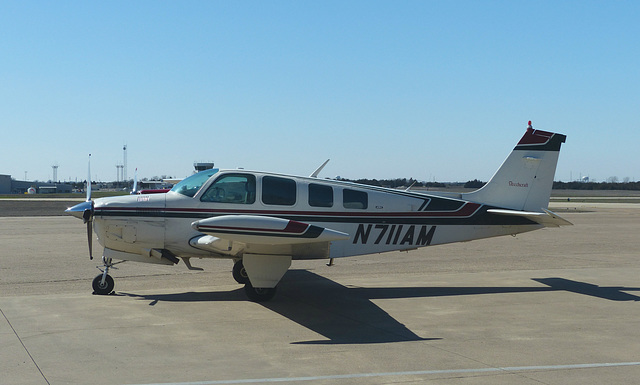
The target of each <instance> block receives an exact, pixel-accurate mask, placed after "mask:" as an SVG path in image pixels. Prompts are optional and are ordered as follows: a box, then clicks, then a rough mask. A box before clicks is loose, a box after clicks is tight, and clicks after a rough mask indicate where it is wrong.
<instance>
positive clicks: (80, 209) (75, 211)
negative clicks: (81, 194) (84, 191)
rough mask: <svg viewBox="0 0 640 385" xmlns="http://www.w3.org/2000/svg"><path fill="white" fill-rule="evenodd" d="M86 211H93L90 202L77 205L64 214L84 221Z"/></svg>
mask: <svg viewBox="0 0 640 385" xmlns="http://www.w3.org/2000/svg"><path fill="white" fill-rule="evenodd" d="M85 210H91V202H90V201H87V202H82V203H78V204H77V205H75V206H73V207H69V208H68V209H66V210H64V212H65V214H69V215H73V216H74V217H76V218H78V219H83V215H84V212H85Z"/></svg>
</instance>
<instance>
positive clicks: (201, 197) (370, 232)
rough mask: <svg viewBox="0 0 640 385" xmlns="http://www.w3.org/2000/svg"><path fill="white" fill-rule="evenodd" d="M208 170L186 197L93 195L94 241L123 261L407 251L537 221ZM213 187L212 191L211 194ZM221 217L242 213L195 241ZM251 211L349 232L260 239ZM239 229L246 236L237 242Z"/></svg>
mask: <svg viewBox="0 0 640 385" xmlns="http://www.w3.org/2000/svg"><path fill="white" fill-rule="evenodd" d="M214 171H216V170H214ZM210 174H211V176H210V177H209V178H207V179H206V180H205V181H204V183H202V186H201V187H199V188H198V189H197V191H195V192H193V191H192V192H189V193H188V194H187V195H185V194H184V192H183V193H181V192H179V189H174V191H170V192H168V193H166V194H150V195H133V196H122V197H113V198H102V199H97V200H96V201H95V216H94V218H95V219H94V225H95V229H96V233H97V234H98V239H99V241H100V243H101V244H102V245H103V246H104V247H106V248H108V249H111V250H116V251H120V252H124V253H127V254H134V255H135V256H134V255H129V256H128V258H126V259H132V260H141V261H145V262H157V263H166V262H165V260H163V258H157V255H161V253H156V257H154V256H153V255H152V254H153V253H152V252H151V251H153V250H156V251H157V250H167V251H169V252H171V254H173V255H175V256H178V257H199V258H206V257H213V258H240V257H241V256H242V254H243V253H245V252H251V253H260V254H275V255H291V256H292V258H293V259H323V258H338V257H347V256H353V255H361V254H371V253H381V252H387V251H393V250H411V249H415V248H419V247H424V246H429V245H436V244H443V243H450V242H458V241H466V240H471V239H478V238H486V237H493V236H499V235H505V234H516V233H522V232H525V231H531V230H535V229H538V228H540V227H541V225H539V224H538V223H535V222H533V221H529V220H527V219H523V218H513V217H504V216H496V215H492V214H490V213H487V209H489V208H492V207H493V206H487V205H483V204H480V203H473V202H469V201H465V200H461V199H453V198H445V197H439V196H435V195H429V194H423V193H417V192H409V191H403V190H395V189H386V188H378V187H371V186H365V185H359V184H354V183H348V182H342V181H335V180H326V179H316V178H304V177H295V176H285V175H280V174H269V173H263V172H253V171H245V170H223V171H216V172H211V173H210ZM225 180H231V182H228V183H224V181H225ZM219 181H222V182H219ZM283 186H284V188H283ZM191 187H194V186H191ZM247 187H248V189H249V190H250V191H247ZM212 190H216V191H215V193H217V194H218V196H214V197H213V198H212V197H211V196H212V195H214V192H213V191H212ZM192 193H193V194H192ZM189 195H193V196H189ZM223 216H247V217H248V219H247V221H245V222H243V223H241V224H239V225H237V226H234V228H232V229H226V230H227V231H228V232H233V234H234V235H235V237H234V236H227V237H225V239H218V240H212V239H208V240H205V242H202V241H200V239H198V238H199V237H202V236H203V233H202V232H201V231H198V230H195V229H194V228H193V227H192V223H194V222H196V221H200V220H203V219H210V218H217V217H218V218H219V217H223ZM253 217H268V218H272V217H273V218H280V219H285V220H291V221H296V222H301V223H305V224H310V225H313V226H317V227H320V228H327V229H332V230H336V231H339V232H342V233H344V234H346V235H348V237H345V239H338V240H333V241H331V242H325V241H323V240H322V239H319V240H318V242H305V243H300V244H298V243H291V242H289V240H291V239H293V238H295V237H294V236H292V235H291V234H284V235H283V239H285V238H286V239H285V240H286V242H282V243H276V242H275V239H274V236H275V235H277V234H273V233H272V234H269V237H268V238H265V240H264V241H261V234H262V233H264V231H261V230H266V229H262V228H261V227H260V226H261V225H260V224H258V222H255V221H252V218H253ZM218 231H220V229H218ZM227 234H228V233H227ZM240 235H243V236H244V237H245V238H246V240H247V241H246V242H242V241H241V240H239V241H234V240H233V239H235V238H239V236H240ZM220 238H221V237H220ZM229 238H231V239H232V240H229ZM199 241H200V242H199ZM248 244H249V246H247V245H248ZM138 256H140V257H138ZM119 257H127V255H124V254H120V255H119Z"/></svg>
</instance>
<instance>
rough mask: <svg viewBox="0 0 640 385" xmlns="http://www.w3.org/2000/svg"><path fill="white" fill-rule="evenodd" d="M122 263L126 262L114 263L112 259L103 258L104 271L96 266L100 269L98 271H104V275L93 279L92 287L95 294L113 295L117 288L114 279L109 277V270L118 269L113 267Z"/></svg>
mask: <svg viewBox="0 0 640 385" xmlns="http://www.w3.org/2000/svg"><path fill="white" fill-rule="evenodd" d="M122 262H125V261H120V262H116V263H113V261H112V259H111V258H105V257H102V263H103V265H104V269H101V268H100V266H96V267H97V268H98V270H100V271H102V273H101V274H98V275H97V276H96V277H95V278H94V279H93V284H92V286H93V293H94V294H99V295H107V294H111V292H113V288H114V287H115V283H114V282H113V278H112V277H111V276H110V275H109V269H110V268H114V269H116V267H113V266H114V265H117V264H118V263H122Z"/></svg>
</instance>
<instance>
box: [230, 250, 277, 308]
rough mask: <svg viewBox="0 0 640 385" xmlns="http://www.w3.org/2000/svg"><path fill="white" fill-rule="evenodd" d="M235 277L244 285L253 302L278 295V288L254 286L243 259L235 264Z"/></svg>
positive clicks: (233, 271)
mask: <svg viewBox="0 0 640 385" xmlns="http://www.w3.org/2000/svg"><path fill="white" fill-rule="evenodd" d="M232 273H233V279H235V280H236V282H238V283H240V284H242V285H244V292H245V294H246V295H247V298H249V299H250V300H251V301H253V302H266V301H269V300H271V299H272V298H273V296H275V295H276V288H275V287H273V288H260V287H253V285H251V282H250V281H249V275H248V274H247V270H246V269H245V268H244V264H243V263H242V259H239V260H237V261H236V263H234V264H233V270H232Z"/></svg>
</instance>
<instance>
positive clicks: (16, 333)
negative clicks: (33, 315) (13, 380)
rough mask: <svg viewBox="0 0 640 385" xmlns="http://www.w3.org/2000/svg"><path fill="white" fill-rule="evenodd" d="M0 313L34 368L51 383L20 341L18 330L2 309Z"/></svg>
mask: <svg viewBox="0 0 640 385" xmlns="http://www.w3.org/2000/svg"><path fill="white" fill-rule="evenodd" d="M0 313H2V316H3V317H4V319H5V320H6V321H7V324H9V327H10V328H11V330H13V334H15V335H16V338H17V339H18V341H20V344H21V345H22V348H23V349H24V351H25V352H27V355H28V356H29V358H30V359H31V362H33V364H34V365H35V366H36V369H38V372H40V375H41V376H42V378H43V379H44V381H45V382H46V383H47V384H51V383H50V382H49V380H47V377H46V376H45V375H44V373H42V369H40V366H38V363H37V362H36V360H35V359H34V358H33V356H32V355H31V353H30V352H29V349H27V347H26V346H25V344H24V342H22V338H20V336H19V335H18V332H17V331H16V329H15V328H14V327H13V325H12V324H11V321H9V318H7V315H6V314H4V311H2V309H0Z"/></svg>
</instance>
